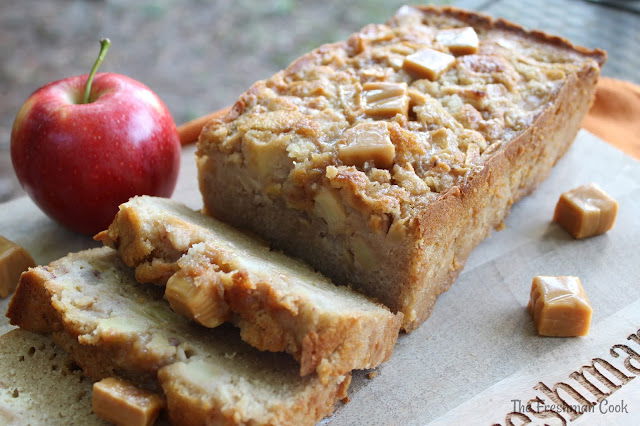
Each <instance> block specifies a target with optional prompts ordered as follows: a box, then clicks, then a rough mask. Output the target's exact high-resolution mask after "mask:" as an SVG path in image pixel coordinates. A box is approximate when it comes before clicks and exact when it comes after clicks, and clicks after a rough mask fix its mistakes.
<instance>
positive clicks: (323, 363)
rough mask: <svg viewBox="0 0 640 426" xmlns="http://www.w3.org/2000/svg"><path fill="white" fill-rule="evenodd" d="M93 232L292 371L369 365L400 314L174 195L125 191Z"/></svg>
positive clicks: (168, 293)
mask: <svg viewBox="0 0 640 426" xmlns="http://www.w3.org/2000/svg"><path fill="white" fill-rule="evenodd" d="M96 238H97V239H99V240H102V241H103V242H104V243H105V244H106V245H109V246H111V247H114V248H116V249H117V250H118V252H119V254H120V256H121V257H122V259H123V260H124V262H125V263H126V264H127V265H129V266H132V267H135V268H136V277H137V279H138V280H139V281H142V282H155V283H156V284H161V285H164V284H166V290H165V298H166V299H167V300H168V301H169V303H170V304H171V307H172V308H173V309H174V310H175V311H176V312H178V313H180V314H182V315H184V316H186V317H188V318H190V319H193V320H195V321H196V322H198V323H200V324H202V325H204V326H206V327H215V326H217V325H219V324H220V323H222V322H224V321H232V322H233V323H234V324H236V325H237V326H238V327H239V328H240V330H241V336H242V339H243V340H244V341H246V342H247V343H249V344H250V345H252V346H255V347H256V348H258V349H260V350H268V351H286V352H289V353H290V354H292V355H293V356H294V357H295V358H296V359H297V360H298V361H299V362H300V374H301V375H307V374H311V373H313V372H317V373H318V374H320V376H321V378H322V379H323V380H324V379H325V378H329V377H332V376H336V375H341V374H346V373H349V372H350V371H351V370H353V369H364V368H373V367H375V366H377V365H379V364H380V363H382V362H384V361H386V360H387V359H388V358H389V357H390V356H391V353H392V350H393V346H394V344H395V342H396V339H397V337H398V331H399V329H400V323H401V317H402V316H401V315H394V314H392V313H391V312H390V311H389V310H388V309H387V308H385V307H384V306H382V305H379V304H376V303H374V302H372V301H370V300H368V299H367V298H366V297H365V296H362V295H360V294H358V293H356V292H354V291H352V290H351V289H349V288H347V287H338V286H336V285H334V284H333V283H331V281H330V280H329V279H327V278H326V277H323V276H322V275H320V274H318V273H316V272H314V271H313V270H312V269H311V268H309V267H308V266H306V265H304V264H303V263H302V262H299V261H296V260H293V259H291V258H289V257H287V256H285V255H284V254H282V253H279V252H277V251H272V250H270V249H269V247H268V246H267V245H265V244H264V243H263V242H262V241H260V240H258V239H255V238H251V237H248V236H247V235H245V234H243V233H241V232H239V231H237V230H235V229H233V228H231V227H230V226H228V225H226V224H223V223H221V222H219V221H217V220H215V219H213V218H210V217H207V216H204V215H202V214H201V213H198V212H195V211H193V210H191V209H189V208H187V207H186V206H184V205H182V204H180V203H177V202H175V201H171V200H168V199H165V198H155V197H148V196H143V197H135V198H132V199H131V200H130V201H129V202H127V203H125V204H122V205H121V206H120V211H119V212H118V214H117V215H116V217H115V219H114V221H113V223H112V224H111V226H110V227H109V229H108V230H107V231H105V232H102V233H100V234H99V235H98V236H96Z"/></svg>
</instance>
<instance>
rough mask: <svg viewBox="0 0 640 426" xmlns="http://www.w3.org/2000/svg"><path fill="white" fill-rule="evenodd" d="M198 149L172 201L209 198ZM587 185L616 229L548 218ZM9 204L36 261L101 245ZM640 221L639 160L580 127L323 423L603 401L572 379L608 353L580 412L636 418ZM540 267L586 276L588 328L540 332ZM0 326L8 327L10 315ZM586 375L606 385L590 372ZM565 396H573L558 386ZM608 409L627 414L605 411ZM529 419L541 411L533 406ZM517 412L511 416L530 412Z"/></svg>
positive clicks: (498, 415) (4, 224)
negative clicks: (425, 311) (579, 234)
mask: <svg viewBox="0 0 640 426" xmlns="http://www.w3.org/2000/svg"><path fill="white" fill-rule="evenodd" d="M192 157H193V148H187V149H186V151H185V154H184V159H183V170H182V173H181V177H180V181H179V185H178V189H177V191H176V195H175V198H176V199H179V200H181V201H184V202H187V204H189V205H190V206H191V207H194V208H197V207H199V206H200V205H201V201H200V196H199V193H198V190H197V185H196V181H195V167H194V165H193V158H192ZM588 182H597V183H599V184H600V185H601V186H602V187H603V188H604V189H605V190H606V191H608V192H609V193H610V194H611V195H612V196H613V197H615V198H616V199H617V200H618V201H619V203H620V213H619V216H618V222H617V224H616V226H615V228H614V229H613V230H612V231H611V232H609V233H608V234H606V235H603V236H599V237H595V238H591V239H587V240H583V241H575V240H573V239H571V237H569V236H568V235H567V234H566V233H565V232H564V231H562V230H561V229H560V228H558V227H557V226H556V225H554V224H551V223H550V218H551V216H552V213H553V208H554V205H555V202H556V200H557V198H558V196H559V194H560V193H561V192H563V191H566V190H568V189H570V188H573V187H575V186H578V185H580V184H583V183H588ZM1 207H2V208H0V234H2V235H5V236H7V237H8V238H11V239H14V240H16V241H17V242H19V243H21V244H23V245H24V246H25V247H26V248H27V249H28V250H30V251H31V252H32V254H33V255H34V257H35V259H36V261H38V262H41V263H45V262H49V261H50V260H52V259H55V258H57V257H60V256H62V255H64V254H66V253H67V252H68V251H74V250H79V249H81V248H84V247H89V246H92V245H94V243H93V242H92V241H90V240H89V239H88V238H86V237H82V236H78V235H74V234H72V233H70V232H68V231H65V230H63V229H61V228H60V227H59V226H57V225H56V224H54V223H53V222H51V221H50V220H49V219H47V218H46V217H45V216H44V215H42V213H40V212H39V211H38V209H37V208H36V207H35V206H34V205H33V204H32V203H31V201H29V200H28V199H26V198H22V199H19V200H15V201H12V202H10V203H7V204H4V205H2V206H1ZM639 219H640V163H638V162H637V161H635V160H633V159H631V158H630V157H627V156H625V155H624V154H623V153H622V152H620V151H617V150H615V149H614V148H611V147H610V146H608V145H607V144H605V143H603V142H602V141H600V140H598V139H597V138H596V137H594V136H593V135H591V134H589V133H587V132H584V131H583V132H581V133H580V134H579V136H578V138H577V140H576V143H575V144H574V146H573V147H572V149H571V150H570V151H569V153H568V154H567V155H566V156H565V157H564V158H563V159H562V160H561V161H560V162H559V163H558V165H557V166H556V167H555V168H554V170H553V172H552V174H551V176H550V177H549V179H548V180H547V181H545V182H544V183H543V184H542V185H541V186H540V188H539V189H538V190H537V191H536V192H535V193H534V194H532V195H531V196H529V197H527V198H526V199H524V200H522V201H521V202H519V203H518V204H517V205H515V206H514V208H513V210H512V213H511V215H510V216H509V218H508V219H507V220H506V228H505V229H504V230H503V231H500V232H496V233H494V234H493V235H492V236H491V237H490V238H488V239H487V240H486V241H485V242H483V243H482V244H481V245H480V246H479V247H478V248H477V249H476V250H475V251H474V252H473V254H472V256H471V257H470V259H469V261H468V263H467V266H466V267H465V270H464V271H463V273H462V274H461V276H460V277H459V279H458V281H457V282H456V283H455V284H454V285H453V287H452V288H451V290H449V291H448V292H447V293H446V294H444V295H443V296H442V297H441V298H440V300H439V301H438V303H437V305H436V308H435V311H434V313H433V315H432V316H431V318H430V319H429V320H428V321H427V322H426V323H425V324H424V325H423V326H421V327H420V328H419V329H418V330H416V331H415V332H413V333H412V334H410V335H405V336H401V338H400V339H399V342H398V345H397V348H396V350H395V353H394V355H393V357H392V359H391V360H390V361H389V362H387V363H386V364H385V365H383V366H382V367H380V368H379V369H378V373H379V374H378V376H377V377H375V378H374V379H368V378H367V377H366V375H365V373H364V372H356V373H355V374H354V380H353V384H352V387H351V391H350V399H351V401H350V402H349V403H348V404H346V405H342V406H340V407H339V408H338V410H337V412H336V413H335V415H334V416H332V417H331V418H329V419H325V420H324V421H323V423H327V424H331V425H347V424H370V425H375V424H379V425H397V424H402V425H413V424H426V423H429V422H432V421H433V422H434V424H470V423H471V424H492V423H500V424H506V420H507V417H508V416H509V413H510V412H513V411H514V410H515V411H518V410H519V409H520V411H523V410H522V409H521V406H522V407H526V405H527V402H528V401H529V400H531V399H532V398H534V397H536V396H538V397H540V398H543V399H545V401H546V405H556V406H557V405H558V404H557V403H554V401H553V398H550V397H548V396H546V395H545V393H544V392H543V391H540V390H536V389H534V388H535V387H538V388H539V389H543V386H542V385H540V383H542V384H544V385H546V386H547V387H549V388H553V386H554V385H556V384H558V383H560V382H562V383H565V384H566V385H567V386H571V387H572V389H575V390H576V392H578V394H579V395H581V396H584V397H586V398H587V399H588V400H589V399H590V400H592V401H593V400H595V398H594V397H593V396H592V395H591V394H590V393H589V392H588V389H587V388H585V387H583V386H581V385H580V384H578V383H577V382H576V381H575V380H574V379H572V378H570V375H571V374H572V373H574V372H576V371H579V370H580V368H581V367H583V366H591V365H592V364H593V363H594V362H595V364H597V366H596V368H600V369H602V365H604V364H602V362H601V361H597V360H598V359H602V360H603V361H606V362H608V363H609V364H610V365H611V366H612V368H615V370H610V371H606V370H602V371H604V376H605V377H606V378H609V380H611V382H612V383H613V385H612V386H613V388H612V389H613V390H614V392H612V393H611V395H610V396H608V397H607V398H606V402H602V403H599V404H596V406H595V407H594V408H593V410H592V411H589V412H586V413H584V414H582V415H580V416H578V417H576V418H575V419H574V420H575V421H576V422H583V423H586V424H600V423H601V424H629V425H632V424H640V378H638V379H637V380H636V379H635V377H636V376H638V375H640V356H639V358H638V359H635V360H634V359H631V360H629V358H628V356H627V355H625V354H624V353H623V352H622V351H623V349H620V347H618V348H617V349H616V348H614V352H613V353H612V352H611V350H612V347H613V346H614V345H625V347H627V348H629V349H631V350H633V351H635V353H640V337H639V338H638V340H637V341H636V340H628V339H627V337H628V336H630V335H632V334H635V333H637V332H638V331H639V330H640V250H638V246H639V244H640V227H639V225H640V220H639ZM538 274H546V275H554V274H558V275H560V274H562V275H578V276H580V277H581V278H582V280H583V283H584V286H585V288H586V291H587V293H588V295H589V297H590V298H591V301H592V304H593V308H594V315H593V325H592V331H591V333H590V335H589V336H587V337H585V338H570V339H564V338H541V337H538V336H536V335H535V332H534V328H533V324H532V322H531V319H530V318H529V315H528V314H527V312H526V311H525V306H526V304H527V301H528V296H529V289H530V285H531V278H532V277H533V276H535V275H538ZM5 305H6V302H3V309H4V306H5ZM3 324H4V325H0V326H4V327H5V328H6V327H7V326H6V321H5V322H4V323H3ZM625 350H626V349H625ZM614 354H615V355H614ZM616 355H617V357H616ZM594 360H596V361H594ZM625 360H627V364H628V365H626V366H625ZM634 368H636V369H637V371H636V370H633V369H634ZM612 372H613V373H612ZM622 375H624V376H622ZM586 377H587V379H588V380H589V381H591V382H594V383H596V385H597V386H599V387H600V388H602V389H603V390H607V389H608V388H607V386H605V385H604V384H602V383H598V382H597V380H596V379H594V378H593V377H591V376H589V374H586ZM625 377H626V378H625ZM622 382H624V384H623V383H622ZM587 385H588V384H587ZM567 386H563V385H560V387H564V388H565V389H567V388H568V387H567ZM609 390H611V389H609ZM559 395H560V397H563V398H565V399H566V394H564V393H563V391H562V390H561V391H559ZM568 401H569V403H570V404H574V402H572V401H570V400H568ZM621 401H624V402H621ZM518 404H520V405H518ZM534 405H535V404H534ZM543 405H544V404H542V405H541V407H540V408H542V409H544V408H545V407H544V406H543ZM617 407H619V408H617ZM533 408H539V407H537V406H534V407H533ZM546 408H549V407H546ZM551 408H554V407H551ZM555 408H557V407H555ZM610 409H613V410H616V409H619V410H623V411H624V412H619V413H615V412H614V413H609V412H608V410H610ZM601 410H604V411H607V412H606V413H605V414H602V413H600V411H601ZM559 411H560V415H561V416H563V417H564V418H565V419H566V420H567V421H570V420H571V418H570V417H571V416H570V414H571V413H570V412H568V411H567V410H566V409H563V408H562V407H560V409H559ZM547 414H548V413H547ZM524 415H526V416H528V417H529V418H531V419H532V420H534V421H535V419H536V416H535V415H534V414H532V413H526V414H524ZM548 415H552V414H548ZM510 416H511V417H512V421H513V424H521V422H522V420H523V419H524V417H522V416H519V415H518V414H511V415H510ZM518 417H520V420H519V419H518ZM545 421H547V422H549V423H550V424H561V423H560V422H559V421H557V422H556V423H554V420H553V419H546V420H545ZM540 422H543V421H542V420H540Z"/></svg>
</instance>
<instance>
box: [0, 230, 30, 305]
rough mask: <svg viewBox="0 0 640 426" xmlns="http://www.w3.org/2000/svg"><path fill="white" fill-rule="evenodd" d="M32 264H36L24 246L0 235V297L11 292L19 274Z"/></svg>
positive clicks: (14, 287)
mask: <svg viewBox="0 0 640 426" xmlns="http://www.w3.org/2000/svg"><path fill="white" fill-rule="evenodd" d="M33 266H36V264H35V262H34V261H33V258H32V257H31V255H30V254H29V253H28V252H27V251H26V250H25V249H24V248H22V247H20V246H19V245H17V244H16V243H14V242H13V241H10V240H7V239H6V238H4V237H3V236H1V235H0V297H2V298H4V297H7V296H8V295H9V294H11V293H13V290H15V289H16V285H17V284H18V279H19V278H20V274H22V273H23V272H24V271H26V270H27V269H28V268H31V267H33Z"/></svg>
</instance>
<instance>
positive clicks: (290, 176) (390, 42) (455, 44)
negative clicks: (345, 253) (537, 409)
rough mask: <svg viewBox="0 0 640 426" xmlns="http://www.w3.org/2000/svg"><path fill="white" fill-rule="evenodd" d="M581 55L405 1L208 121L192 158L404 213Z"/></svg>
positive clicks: (310, 206) (452, 181) (320, 196)
mask: <svg viewBox="0 0 640 426" xmlns="http://www.w3.org/2000/svg"><path fill="white" fill-rule="evenodd" d="M474 35H475V37H474ZM588 60H591V59H589V58H585V57H584V56H580V55H579V54H577V53H575V52H573V51H571V50H569V49H558V47H557V46H551V45H545V44H543V43H540V42H536V41H535V40H533V39H531V38H528V37H523V36H519V35H518V34H515V33H514V32H512V31H507V30H501V29H499V28H498V29H496V28H492V29H491V31H489V30H488V28H487V27H486V26H483V25H482V24H481V23H479V24H478V25H477V26H476V27H473V28H472V27H469V23H468V22H463V21H461V20H457V19H455V18H453V17H451V16H446V15H438V14H433V15H430V14H425V13H423V12H421V11H419V10H417V9H414V8H411V7H406V6H405V7H403V8H401V9H400V11H399V12H398V14H397V15H396V16H395V17H394V18H392V19H391V21H389V22H388V23H387V24H386V25H379V24H372V25H368V26H366V27H364V28H363V29H362V30H361V31H360V32H358V33H355V34H353V35H352V36H351V37H350V38H349V39H348V40H347V41H346V42H342V43H336V44H332V45H325V46H322V47H320V48H318V49H316V50H315V51H313V52H312V53H311V54H309V55H305V56H303V57H302V58H300V59H298V60H297V61H295V62H294V63H292V64H291V65H290V66H289V67H288V68H287V69H285V70H283V71H281V72H279V73H277V74H275V75H274V76H273V77H271V78H269V79H267V80H264V81H259V82H257V83H256V84H255V85H254V86H253V87H252V88H251V89H250V90H249V91H248V92H246V93H245V94H244V95H242V97H241V98H240V101H239V103H238V104H237V105H236V108H239V111H241V112H240V114H239V115H238V116H237V117H235V118H234V119H233V120H219V121H215V122H212V123H210V124H209V125H208V126H207V127H206V128H205V130H204V131H203V133H202V135H201V137H200V142H199V152H198V155H207V152H210V151H219V152H222V153H224V154H226V159H227V161H229V162H234V163H235V164H238V162H240V163H241V164H242V165H243V166H244V167H246V168H247V170H248V172H249V174H250V175H251V176H252V177H253V178H254V180H255V186H256V187H257V188H262V191H263V192H264V193H265V194H268V196H269V197H274V198H275V197H278V198H284V199H285V200H286V202H287V205H288V206H289V207H292V208H295V209H300V210H305V211H309V212H313V211H314V210H315V211H318V209H320V210H323V209H324V210H323V211H332V212H335V211H337V209H338V208H337V207H335V205H336V204H338V203H337V201H334V199H335V198H336V197H338V199H342V200H344V201H345V203H346V204H347V205H350V206H351V207H353V208H355V209H358V210H363V209H365V210H366V211H369V212H370V213H371V214H372V215H374V216H376V217H386V218H389V219H388V220H395V219H400V218H407V217H411V216H412V214H413V212H414V211H415V209H416V208H417V207H419V206H423V205H424V204H425V203H428V202H429V201H430V200H433V199H435V198H436V197H438V194H441V193H443V192H445V191H447V190H448V189H450V188H452V187H453V186H456V185H460V184H462V183H463V182H464V181H465V179H467V178H468V177H469V176H470V175H471V174H473V173H474V172H476V171H478V170H480V169H481V168H482V167H483V166H484V164H485V163H486V161H487V160H488V158H490V157H491V155H492V154H494V153H495V152H497V151H498V150H499V148H500V146H502V145H503V144H505V143H506V142H508V141H510V140H512V139H513V138H514V137H516V136H517V135H518V134H519V133H521V132H522V131H524V130H525V129H527V128H528V127H529V126H530V125H531V124H532V122H533V121H534V120H535V118H536V117H537V116H538V115H539V114H540V113H541V112H542V111H543V110H544V108H545V107H546V106H548V104H549V103H550V102H551V101H552V100H553V99H554V98H555V95H556V94H557V92H558V90H559V89H560V87H561V86H562V85H563V82H564V80H565V79H566V78H568V76H569V75H571V74H572V73H575V72H577V70H578V69H579V68H580V67H581V66H582V65H583V64H584V62H585V61H588ZM328 194H330V195H328ZM317 200H321V201H322V202H323V203H324V205H323V206H320V207H319V206H317V205H316V203H317V202H318V201H317ZM338 213H340V212H339V211H338ZM338 213H336V214H338ZM385 220H387V219H385Z"/></svg>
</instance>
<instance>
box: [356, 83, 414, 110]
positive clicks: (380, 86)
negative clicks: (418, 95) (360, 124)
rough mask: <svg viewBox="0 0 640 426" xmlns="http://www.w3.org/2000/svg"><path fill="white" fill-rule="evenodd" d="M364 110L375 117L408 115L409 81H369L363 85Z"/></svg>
mask: <svg viewBox="0 0 640 426" xmlns="http://www.w3.org/2000/svg"><path fill="white" fill-rule="evenodd" d="M362 90H363V97H364V99H365V108H364V112H365V114H367V115H368V116H370V117H374V118H389V117H393V116H394V115H396V114H403V115H407V110H408V108H409V97H408V96H407V83H388V82H369V83H365V84H364V85H363V86H362Z"/></svg>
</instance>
